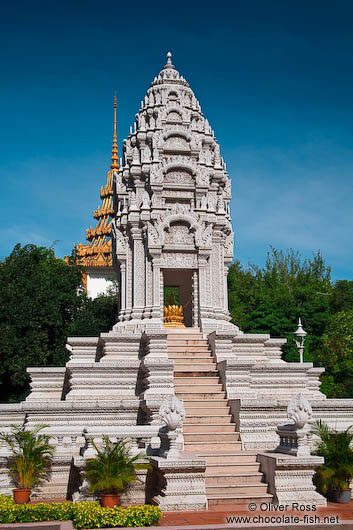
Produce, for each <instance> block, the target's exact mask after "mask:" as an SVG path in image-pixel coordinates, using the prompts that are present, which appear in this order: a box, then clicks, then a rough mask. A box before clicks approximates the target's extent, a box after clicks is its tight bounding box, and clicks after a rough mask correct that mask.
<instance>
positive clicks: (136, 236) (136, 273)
mask: <svg viewBox="0 0 353 530" xmlns="http://www.w3.org/2000/svg"><path fill="white" fill-rule="evenodd" d="M131 234H132V237H133V245H134V246H133V312H132V317H133V318H138V319H141V318H142V313H143V308H144V305H145V249H144V244H143V240H142V230H141V229H140V228H131Z"/></svg>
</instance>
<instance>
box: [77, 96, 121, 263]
mask: <svg viewBox="0 0 353 530" xmlns="http://www.w3.org/2000/svg"><path fill="white" fill-rule="evenodd" d="M116 109H117V98H116V94H114V133H113V147H112V163H111V165H110V168H111V169H110V170H109V171H108V172H107V183H106V185H105V186H101V189H100V197H101V199H102V204H101V205H100V206H98V208H97V210H95V211H94V212H93V217H94V219H97V221H98V222H97V224H96V227H95V228H93V227H92V226H90V227H89V228H88V229H87V230H86V239H87V244H86V245H83V244H82V243H79V244H78V245H75V249H76V253H77V262H78V263H79V264H80V265H83V266H84V267H112V266H113V257H112V240H111V231H112V217H113V215H114V205H113V173H114V171H117V170H118V169H119V163H118V143H117V134H116Z"/></svg>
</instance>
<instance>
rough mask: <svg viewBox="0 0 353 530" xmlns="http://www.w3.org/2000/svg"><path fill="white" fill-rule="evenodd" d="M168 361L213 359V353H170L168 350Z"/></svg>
mask: <svg viewBox="0 0 353 530" xmlns="http://www.w3.org/2000/svg"><path fill="white" fill-rule="evenodd" d="M168 359H173V360H175V359H183V360H184V361H187V360H188V359H190V360H192V361H194V360H195V359H212V361H213V357H212V356H211V352H207V351H205V352H199V351H194V352H187V351H172V352H171V351H169V350H168Z"/></svg>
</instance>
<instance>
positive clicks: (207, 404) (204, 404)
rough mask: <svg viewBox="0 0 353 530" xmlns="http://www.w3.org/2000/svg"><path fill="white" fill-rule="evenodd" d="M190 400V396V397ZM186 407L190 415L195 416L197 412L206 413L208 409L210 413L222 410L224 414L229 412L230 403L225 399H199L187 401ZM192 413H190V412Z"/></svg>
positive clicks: (185, 401) (185, 402)
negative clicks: (226, 411)
mask: <svg viewBox="0 0 353 530" xmlns="http://www.w3.org/2000/svg"><path fill="white" fill-rule="evenodd" d="M189 398H190V396H189ZM184 407H185V410H186V411H187V413H188V414H194V413H195V411H196V412H197V411H200V410H202V411H204V412H205V410H206V409H207V410H208V411H209V412H210V413H212V414H214V413H215V412H216V409H217V410H219V409H222V414H224V412H225V410H229V405H228V402H227V401H226V400H225V399H219V400H216V399H214V400H199V399H193V400H191V399H185V400H184ZM189 411H190V412H189Z"/></svg>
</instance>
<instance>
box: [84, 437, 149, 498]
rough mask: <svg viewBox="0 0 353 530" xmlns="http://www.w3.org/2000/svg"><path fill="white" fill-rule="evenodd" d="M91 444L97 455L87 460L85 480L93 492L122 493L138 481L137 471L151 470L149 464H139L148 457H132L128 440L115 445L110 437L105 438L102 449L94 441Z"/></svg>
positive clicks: (140, 455) (139, 455)
mask: <svg viewBox="0 0 353 530" xmlns="http://www.w3.org/2000/svg"><path fill="white" fill-rule="evenodd" d="M91 443H92V445H93V446H94V447H95V449H96V451H97V455H96V456H95V457H94V458H89V459H88V460H87V462H86V471H85V474H84V478H85V479H87V480H88V481H89V483H90V490H91V491H93V492H96V493H113V494H119V493H122V492H123V491H125V490H126V489H127V488H128V487H129V485H130V484H132V483H133V482H135V480H136V479H137V477H136V471H137V470H139V469H151V465H150V464H149V463H146V462H143V463H139V461H141V460H143V459H145V458H146V456H144V455H143V454H138V455H134V456H131V455H130V449H129V446H128V442H127V440H118V441H117V442H116V443H114V442H112V441H110V440H109V436H104V437H103V446H102V448H101V449H99V448H98V447H97V446H96V444H95V443H94V441H93V440H91Z"/></svg>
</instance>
